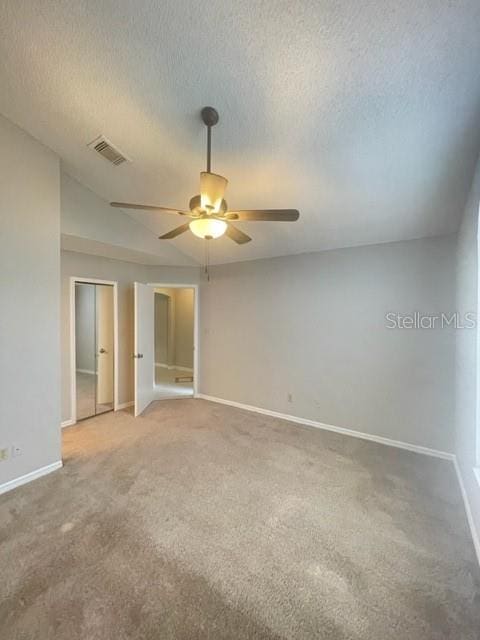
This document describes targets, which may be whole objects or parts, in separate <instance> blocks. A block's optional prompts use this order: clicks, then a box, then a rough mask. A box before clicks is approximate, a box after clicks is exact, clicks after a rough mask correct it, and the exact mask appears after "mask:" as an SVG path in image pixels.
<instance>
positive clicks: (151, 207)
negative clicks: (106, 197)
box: [110, 202, 190, 216]
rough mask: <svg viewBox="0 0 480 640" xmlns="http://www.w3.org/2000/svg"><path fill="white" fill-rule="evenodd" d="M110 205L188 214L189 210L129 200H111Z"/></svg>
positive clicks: (121, 207)
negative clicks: (136, 202) (135, 202)
mask: <svg viewBox="0 0 480 640" xmlns="http://www.w3.org/2000/svg"><path fill="white" fill-rule="evenodd" d="M110 206H111V207H119V208H120V209H143V210H145V211H165V212H167V213H179V214H180V215H182V216H184V215H190V211H183V210H182V209H172V207H157V206H156V205H153V204H132V203H131V202H111V203H110Z"/></svg>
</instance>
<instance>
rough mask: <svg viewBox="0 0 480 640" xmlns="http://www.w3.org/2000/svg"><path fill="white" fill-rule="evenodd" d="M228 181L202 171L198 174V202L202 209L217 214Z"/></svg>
mask: <svg viewBox="0 0 480 640" xmlns="http://www.w3.org/2000/svg"><path fill="white" fill-rule="evenodd" d="M227 184H228V180H227V179H226V178H224V177H223V176H218V175H217V174H216V173H208V172H207V171H202V172H201V173H200V202H201V206H202V208H203V209H206V210H208V211H211V212H212V213H218V212H219V211H220V209H221V206H222V200H223V196H224V194H225V189H226V188H227Z"/></svg>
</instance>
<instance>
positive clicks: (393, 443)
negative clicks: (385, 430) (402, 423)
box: [196, 393, 455, 460]
mask: <svg viewBox="0 0 480 640" xmlns="http://www.w3.org/2000/svg"><path fill="white" fill-rule="evenodd" d="M196 397H197V398H202V399H203V400H210V401H211V402H218V403H220V404H227V405H229V406H231V407H237V408H238V409H245V410H246V411H253V412H255V413H261V414H263V415H266V416H271V417H272V418H280V420H288V422H295V423H296V424H303V425H305V426H307V427H315V428H316V429H323V430H325V431H333V432H335V433H341V434H342V435H344V436H352V437H353V438H361V439H362V440H370V441H371V442H377V443H379V444H385V445H387V446H388V447H397V449H406V450H407V451H414V452H415V453H422V454H424V455H427V456H433V457H435V458H442V459H444V460H454V459H455V456H454V454H453V453H447V452H446V451H438V450H437V449H429V448H428V447H422V446H420V445H417V444H411V443H409V442H402V441H400V440H391V439H390V438H384V437H383V436H375V435H372V434H370V433H363V432H362V431H356V430H355V429H346V428H345V427H335V426H334V425H331V424H325V423H323V422H317V421H316V420H309V419H308V418H299V417H298V416H291V415H288V414H286V413H280V412H279V411H271V410H270V409H262V408H260V407H254V406H252V405H249V404H243V403H241V402H234V401H233V400H224V399H223V398H215V397H213V396H207V395H205V394H203V393H199V394H197V396H196Z"/></svg>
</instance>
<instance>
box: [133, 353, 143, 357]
mask: <svg viewBox="0 0 480 640" xmlns="http://www.w3.org/2000/svg"><path fill="white" fill-rule="evenodd" d="M133 357H134V358H143V353H134V354H133Z"/></svg>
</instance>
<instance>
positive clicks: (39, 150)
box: [0, 117, 61, 484]
mask: <svg viewBox="0 0 480 640" xmlns="http://www.w3.org/2000/svg"><path fill="white" fill-rule="evenodd" d="M59 254H60V169H59V160H58V158H57V156H55V155H54V154H53V153H52V152H51V151H49V150H48V149H46V148H45V147H43V146H42V145H41V144H39V143H38V142H37V141H35V140H34V139H33V138H31V137H30V136H29V135H27V134H26V133H25V132H23V131H21V130H20V129H18V128H17V127H15V126H14V125H13V124H11V123H10V122H9V121H8V120H6V119H4V118H2V117H0V282H1V299H2V305H1V307H2V310H1V313H0V354H1V355H0V446H2V447H11V446H12V445H13V444H16V445H19V446H20V447H21V448H22V455H21V456H18V457H15V458H12V457H10V458H9V459H8V460H5V461H3V462H1V463H0V484H2V483H4V482H7V481H9V480H12V479H14V478H17V477H19V476H22V475H24V474H27V473H29V472H31V471H35V470H37V469H39V468H41V467H44V466H47V465H49V464H52V463H55V462H58V461H59V460H60V459H61V451H60V393H59V384H60V364H59V363H60V352H59V346H60V345H59V331H60V322H59V318H60V315H59V309H60V295H59V282H60V258H59Z"/></svg>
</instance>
